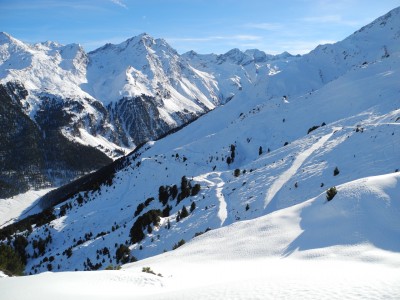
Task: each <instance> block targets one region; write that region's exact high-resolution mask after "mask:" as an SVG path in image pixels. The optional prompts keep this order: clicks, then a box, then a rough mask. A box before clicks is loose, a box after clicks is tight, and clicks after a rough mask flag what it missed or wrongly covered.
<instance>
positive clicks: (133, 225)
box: [0, 8, 400, 274]
mask: <svg viewBox="0 0 400 300" xmlns="http://www.w3.org/2000/svg"><path fill="white" fill-rule="evenodd" d="M0 43H1V46H0V47H1V48H0V54H1V56H0V58H1V60H0V62H1V65H0V74H1V78H2V79H1V82H2V84H3V87H2V89H1V90H0V92H1V97H2V99H1V101H0V104H1V105H2V108H1V109H3V110H2V111H1V112H0V115H1V116H2V119H1V120H2V121H1V122H2V124H1V127H0V128H1V129H2V130H3V128H5V127H3V125H6V124H7V126H8V127H7V128H8V129H7V130H4V131H2V134H1V138H2V140H6V141H7V143H6V144H4V143H2V145H1V147H3V148H2V149H1V153H5V156H4V155H3V156H2V164H1V167H2V168H3V169H2V170H1V176H2V177H1V180H2V182H5V183H2V184H3V186H4V185H6V184H8V185H11V186H12V185H17V184H20V183H19V182H18V183H16V182H15V181H13V180H14V179H13V178H14V177H13V176H18V174H19V173H18V170H19V169H17V167H16V166H14V165H13V164H17V163H18V161H17V160H16V159H13V157H14V158H18V160H21V163H20V164H17V165H18V166H19V167H20V168H22V167H21V166H29V167H26V168H24V169H23V170H25V171H26V172H28V174H26V175H24V178H30V176H31V175H32V174H33V175H34V174H38V175H37V177H34V178H39V177H40V176H42V177H43V179H40V180H42V182H41V184H43V183H44V182H45V183H48V184H55V183H54V182H55V179H57V180H60V177H61V176H60V174H61V175H62V176H65V178H67V177H68V178H72V177H73V176H70V173H73V174H72V175H79V174H82V173H85V172H86V171H88V170H90V169H95V168H98V166H99V165H102V164H106V163H107V162H108V161H110V158H116V157H119V156H121V155H122V154H123V153H126V152H127V151H130V150H131V149H133V148H135V146H137V148H136V149H135V150H134V151H133V152H132V153H130V154H129V155H126V156H123V157H121V158H119V159H117V160H116V161H114V162H113V163H112V164H110V165H107V166H105V167H103V168H101V169H100V170H98V171H96V172H93V173H91V174H89V175H86V176H84V177H81V178H80V179H78V180H77V181H74V182H72V183H70V184H68V185H66V186H63V187H61V188H59V189H57V190H55V191H52V192H51V193H49V194H47V195H46V196H44V197H43V198H42V199H41V200H40V202H39V203H35V205H36V208H38V207H40V206H41V207H42V208H45V210H43V211H42V212H41V213H39V214H36V215H31V216H30V217H28V218H26V219H23V220H19V222H16V223H14V224H12V225H9V226H5V227H3V228H2V229H1V230H0V240H1V239H3V240H6V239H8V240H9V241H10V244H11V243H12V242H13V241H15V240H16V237H15V234H16V233H17V232H19V233H18V234H17V235H18V236H21V233H24V234H25V238H26V244H24V243H23V242H21V241H19V242H18V243H17V244H18V245H20V244H19V243H20V242H21V243H22V245H25V246H24V247H22V248H23V251H22V250H21V252H23V255H24V257H25V259H26V261H27V266H26V273H32V274H35V273H40V272H44V271H47V270H53V271H66V270H97V269H104V268H106V267H107V266H109V265H110V264H112V265H114V266H115V265H118V264H123V263H126V262H129V261H133V260H135V258H136V259H143V258H148V257H150V256H154V255H157V254H161V253H163V252H164V251H170V250H172V249H173V248H177V247H179V246H181V245H182V244H183V243H185V242H188V241H190V240H191V239H192V238H193V237H195V236H198V235H201V234H203V233H204V232H207V231H209V230H214V229H217V228H220V227H225V226H229V227H227V228H228V229H226V232H228V233H227V234H229V231H230V230H232V231H234V230H235V228H236V227H235V226H234V223H236V222H238V221H243V220H251V219H256V218H259V217H263V218H264V219H263V220H265V221H266V222H267V224H269V225H268V226H272V227H273V226H274V224H282V222H283V221H282V220H291V221H290V222H289V221H288V222H287V223H288V227H282V228H278V229H275V228H272V227H271V228H270V227H268V230H267V229H265V231H268V232H272V231H273V235H271V237H273V238H275V239H279V236H280V234H283V235H284V233H285V229H288V228H289V227H290V228H292V229H293V228H298V227H299V226H303V227H304V228H306V229H307V232H306V233H305V234H304V235H302V236H299V237H298V238H296V235H294V234H293V236H292V235H290V237H289V235H287V239H291V240H285V245H292V248H287V249H284V248H283V247H282V248H279V249H280V250H276V249H275V248H274V249H268V251H270V252H268V253H269V254H268V255H278V256H279V255H287V256H290V255H291V254H292V253H296V251H295V250H296V249H299V248H300V250H304V249H306V250H310V249H311V250H312V251H314V250H315V251H314V252H315V253H322V254H321V255H325V254H324V253H326V252H324V251H319V250H318V249H321V248H324V247H334V246H335V245H338V244H341V243H345V244H346V245H347V246H348V247H352V246H354V245H360V244H363V243H367V244H368V245H373V247H377V248H379V249H384V250H385V251H386V250H389V251H394V252H396V251H397V252H400V244H399V242H398V241H399V239H397V240H396V237H399V236H400V231H399V228H400V226H399V225H400V223H399V219H398V218H397V219H396V218H394V214H395V210H396V209H397V207H398V205H397V204H395V203H394V202H393V203H392V202H391V201H397V200H398V199H395V197H394V196H393V195H394V194H393V193H394V192H393V193H392V192H390V189H391V188H396V190H398V184H397V182H398V175H397V174H394V173H396V172H397V171H398V170H399V169H400V150H399V149H400V148H399V145H400V88H399V83H400V76H399V74H400V8H397V9H394V10H392V11H391V12H389V13H388V14H386V15H384V16H382V17H380V18H378V19H377V20H375V21H374V22H372V23H370V24H369V25H367V26H365V27H363V28H361V29H360V30H358V31H357V32H355V33H354V34H352V35H351V36H349V37H348V38H346V39H344V40H343V41H340V42H338V43H335V44H331V45H320V46H318V47H317V48H316V49H314V50H313V51H311V52H310V53H309V54H306V55H303V56H292V55H290V54H288V53H283V54H282V55H278V56H270V55H267V54H265V53H263V52H262V51H258V50H249V51H245V52H241V51H239V50H237V49H234V50H231V51H229V52H228V53H226V54H223V55H214V54H209V55H200V54H197V53H195V52H188V53H185V54H183V55H179V54H177V53H176V51H174V50H173V49H172V48H171V47H169V46H168V44H167V43H166V42H165V41H164V40H159V39H157V40H155V39H153V38H151V37H150V36H148V35H146V34H143V35H140V36H138V37H134V38H132V39H129V40H127V41H125V42H123V43H121V44H119V45H111V44H107V45H105V46H104V47H102V48H100V49H98V50H96V51H93V52H90V53H88V54H86V53H84V51H83V50H82V49H81V48H80V47H79V46H78V45H67V46H61V45H58V44H54V43H44V44H36V45H26V44H24V43H22V42H20V41H18V40H15V39H14V38H12V37H10V36H9V35H7V34H2V35H1V38H0ZM3 107H4V108H3ZM9 112H12V115H11V114H10V113H9ZM3 116H7V119H6V118H5V117H3ZM194 119H196V120H194ZM191 121H192V122H191ZM184 124H188V125H187V126H182V125H184ZM180 126H182V128H181V129H180V130H178V131H176V132H173V133H171V134H169V135H168V134H166V133H168V132H169V130H171V129H173V128H177V127H180ZM164 134H165V135H166V136H165V137H164V138H161V139H158V140H157V138H158V137H159V136H161V135H164ZM7 139H8V140H7ZM17 141H18V143H17ZM4 145H5V146H4ZM139 145H140V146H139ZM19 151H21V153H22V154H23V155H22V154H21V155H19V154H18V153H19ZM32 156H34V158H32ZM77 157H79V160H76V158H77ZM31 170H32V171H31ZM74 172H75V173H74ZM378 175H384V177H382V178H383V179H382V178H381V179H382V180H383V181H384V183H382V186H381V187H380V182H383V181H380V180H381V179H379V178H380V177H377V178H373V179H371V177H373V176H378ZM35 176H36V175H35ZM385 176H386V177H385ZM7 180H9V181H7ZM29 180H30V179H29ZM61 181H62V180H61ZM27 182H28V179H27ZM64 182H65V181H64ZM368 182H371V185H368V184H366V183H368ZM6 187H8V186H7V185H6ZM15 190H17V191H18V188H15ZM328 190H330V191H329V192H328V193H327V191H328ZM384 191H387V192H384ZM3 194H4V190H3ZM366 194H368V195H370V196H368V199H372V200H371V201H372V202H371V203H374V204H371V205H370V204H365V203H364V204H363V205H359V204H357V203H358V201H363V200H362V198H363V197H364V196H363V197H361V196H360V195H366ZM385 195H386V196H385ZM327 196H328V197H327ZM330 197H332V198H330ZM360 197H361V198H360ZM385 197H386V198H385ZM329 198H330V199H329ZM354 199H358V200H354ZM382 199H386V200H387V201H388V202H387V203H388V205H386V206H385V205H383V204H382V203H384V201H383V200H382ZM328 200H329V201H328ZM335 200H338V201H341V202H338V203H340V205H339V206H335V205H331V206H327V205H330V204H332V203H335ZM378 200H379V204H378V202H377V201H378ZM386 200H385V201H386ZM347 201H352V202H351V205H350V204H349V203H348V202H347ZM382 201H383V202H382ZM396 203H397V202H396ZM389 204H390V205H389ZM296 205H299V206H296ZM309 205H310V207H309ZM376 207H379V213H378V212H377V211H376V210H375V209H376ZM0 208H1V204H0ZM33 208H35V207H27V208H26V210H25V212H24V213H25V214H24V216H27V215H29V211H30V210H32V209H33ZM392 208H393V209H392ZM278 210H279V212H278V213H276V212H277V211H278ZM349 210H350V211H349ZM33 211H35V212H36V211H37V210H32V212H33ZM325 213H326V214H325ZM319 214H320V215H319ZM300 215H301V218H302V219H301V220H299V218H300ZM325 216H326V217H327V218H329V220H326V219H324V218H325ZM365 216H369V217H370V218H369V217H365ZM291 217H293V218H294V219H295V220H296V222H294V221H293V220H292V219H290V218H291ZM275 218H279V220H280V221H279V222H275V221H276V220H277V219H275ZM348 218H351V219H352V221H351V222H350V221H349V219H348ZM367 219H368V220H369V221H370V222H371V224H375V225H374V226H372V225H371V227H374V229H373V230H364V229H362V228H361V227H360V226H359V225H360V224H363V225H365V224H367V223H368V222H367V221H366V220H367ZM344 220H345V221H344ZM281 221H282V222H281ZM292 221H293V222H292ZM300 221H301V222H300ZM348 221H349V222H350V223H349V224H350V225H349V226H342V224H348V223H346V222H348ZM285 222H286V221H285ZM285 222H283V223H285ZM256 223H257V222H256V221H254V222H253V223H251V224H253V225H254V224H256ZM289 223H290V224H289ZM8 224H9V223H8ZM249 224H250V222H249ZM285 224H286V223H285ZM293 224H295V225H293ZM315 224H316V225H315ZM324 224H325V225H326V224H328V225H329V226H327V227H329V228H336V229H337V231H335V234H334V235H332V238H330V237H329V234H330V231H329V228H328V229H327V230H326V231H322V230H316V231H315V230H313V229H315V226H324ZM253 225H252V226H253ZM353 225H354V226H353ZM238 226H239V225H238ZM240 226H242V227H243V228H244V225H243V223H242V225H240ZM254 226H255V225H254ZM257 226H258V227H257V228H258V229H257V232H264V231H263V230H264V229H263V228H261V227H260V228H261V229H260V228H259V225H257ZM285 226H286V225H285ZM293 226H294V227H293ZM307 226H308V227H307ZM292 229H291V230H292ZM275 230H276V231H275ZM296 230H297V231H299V232H300V230H298V229H296ZM386 230H387V231H386ZM297 231H296V232H297ZM218 232H222V233H221V240H223V236H225V235H224V234H225V233H224V232H225V231H218ZM379 232H381V234H382V235H384V234H388V236H389V237H390V238H389V240H390V241H392V242H390V241H389V240H385V239H384V240H383V241H382V240H380V241H378V242H377V241H376V240H375V238H376V237H377V236H380V233H379ZM278 233H279V234H278ZM218 234H219V233H215V234H214V235H213V234H211V233H210V235H209V237H211V238H212V239H214V240H215V243H219V237H220V236H219V235H218ZM325 235H326V236H325ZM341 235H346V238H343V239H342V238H338V237H340V236H341ZM284 236H286V235H284ZM236 238H237V237H236ZM236 238H235V239H236ZM255 239H257V238H256V237H255ZM316 241H318V242H316ZM235 242H237V243H239V242H238V241H236V240H235ZM275 242H276V243H275ZM274 243H275V244H279V243H278V240H274V242H271V245H272V244H274ZM194 244H195V243H194ZM205 245H206V246H207V245H208V246H209V245H210V243H205ZM282 245H283V244H282ZM208 246H207V247H208ZM220 246H221V245H219V247H220ZM371 247H372V246H371ZM188 248H189V249H193V247H192V248H190V247H188ZM18 249H21V247H20V248H18ZM282 249H283V250H282ZM374 249H375V248H374ZM197 250H198V251H199V252H201V251H205V252H207V251H208V248H207V249H197ZM275 250H276V251H275ZM281 250H282V251H281ZM274 251H275V252H274ZM312 251H311V252H312ZM314 252H312V253H314ZM328 252H329V251H328ZM257 253H258V252H257ZM263 253H264V252H263ZM307 253H308V252H307ZM329 253H331V252H329ZM346 253H347V252H346Z"/></svg>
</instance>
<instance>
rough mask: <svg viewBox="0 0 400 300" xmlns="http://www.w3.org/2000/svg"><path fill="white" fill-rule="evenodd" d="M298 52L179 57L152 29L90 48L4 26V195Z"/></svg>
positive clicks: (62, 174)
mask: <svg viewBox="0 0 400 300" xmlns="http://www.w3.org/2000/svg"><path fill="white" fill-rule="evenodd" d="M292 59H294V58H293V57H292V56H291V55H290V54H288V53H284V54H282V55H278V56H272V55H266V54H265V53H264V52H262V51H258V50H251V51H246V52H245V53H243V52H241V51H239V50H237V49H234V50H232V51H229V52H228V53H226V54H223V55H198V54H196V53H194V52H189V53H187V54H184V55H179V54H178V53H177V52H176V51H175V50H174V49H172V48H171V47H170V46H169V45H168V44H167V43H166V42H165V41H164V40H162V39H154V38H152V37H151V36H149V35H147V34H142V35H139V36H137V37H133V38H131V39H128V40H127V41H125V42H123V43H121V44H119V45H112V44H106V45H105V46H103V47H101V48H99V49H97V50H95V51H93V52H90V53H85V51H84V50H83V48H82V47H81V46H80V45H77V44H70V45H65V46H64V45H60V44H57V43H54V42H45V43H38V44H34V45H29V44H26V43H23V42H21V41H19V40H17V39H15V38H13V37H11V36H10V35H8V34H7V33H0V97H1V107H0V110H1V113H2V115H3V116H4V117H3V118H1V119H0V128H1V131H0V138H1V140H2V141H3V143H2V145H0V152H1V153H3V155H2V157H1V159H2V161H3V162H4V164H1V165H0V197H8V196H11V195H14V194H18V193H21V192H24V191H26V190H27V189H29V188H35V189H37V188H40V187H47V186H59V185H60V184H63V183H66V182H68V181H69V180H71V179H72V178H76V177H79V176H81V175H83V174H85V173H87V172H90V171H93V170H95V169H98V168H99V167H101V166H104V165H106V164H108V163H110V162H111V159H115V158H117V157H120V156H122V155H124V154H127V153H128V152H130V151H131V150H133V149H134V148H135V147H136V146H137V145H140V144H142V143H144V142H146V141H149V140H154V139H157V138H159V137H160V136H162V135H164V134H166V133H167V132H169V131H170V130H171V129H174V128H177V127H180V126H182V125H184V124H186V123H188V122H190V121H192V120H194V119H196V118H197V117H198V116H200V115H202V114H204V113H206V112H208V111H210V110H212V109H214V108H215V107H217V106H219V105H221V104H224V103H226V102H227V101H229V100H230V99H232V98H233V97H234V96H235V95H238V94H240V93H242V92H243V91H242V89H243V88H245V89H251V88H252V87H253V86H254V85H256V84H257V82H258V81H259V80H260V79H259V76H258V72H259V71H260V69H262V70H264V69H265V70H264V71H263V72H267V73H269V72H275V71H274V70H276V69H277V68H278V66H279V65H282V64H286V63H287V61H289V60H292ZM249 92H250V91H249ZM17 181H18V184H17V185H15V182H17Z"/></svg>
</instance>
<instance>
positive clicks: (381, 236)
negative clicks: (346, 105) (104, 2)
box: [0, 174, 400, 300]
mask: <svg viewBox="0 0 400 300" xmlns="http://www.w3.org/2000/svg"><path fill="white" fill-rule="evenodd" d="M399 193H400V174H388V175H381V176H375V177H368V178H362V179H360V180H356V181H353V182H350V183H347V184H344V185H341V186H338V187H337V195H336V196H335V197H334V198H333V199H332V200H331V201H327V200H326V198H325V195H324V194H321V195H319V196H317V197H315V198H312V199H309V200H307V201H305V202H303V203H301V204H299V205H295V206H292V207H289V208H286V209H283V210H280V211H276V212H274V213H271V214H268V215H266V216H263V217H260V218H257V219H254V220H250V221H243V222H237V223H235V224H232V225H230V226H227V227H224V228H221V229H217V230H213V231H210V232H207V233H205V234H203V235H201V236H199V237H197V238H195V239H193V240H192V241H191V242H190V243H188V244H186V245H183V246H181V247H180V248H179V249H176V250H174V251H171V252H168V253H165V254H162V255H159V256H156V257H153V258H150V259H145V260H143V261H140V262H137V263H133V264H127V265H125V266H124V267H123V269H122V270H119V271H116V270H114V271H98V272H85V273H83V272H75V273H70V272H65V273H44V274H40V275H36V276H27V277H20V278H7V277H5V278H0V288H1V290H2V295H3V297H6V298H7V299H20V298H21V299H22V298H24V296H25V295H27V294H29V295H30V299H45V300H46V299H54V297H57V298H59V299H71V298H76V297H78V298H79V297H82V296H83V295H84V297H85V299H109V298H113V299H131V298H132V297H133V298H135V299H150V298H151V299H298V298H299V297H304V298H307V299H327V298H329V299H343V298H346V299H376V298H379V299H397V298H398V297H400V287H399V285H398V282H399V280H400V274H399V272H398V268H399V267H400V254H399V252H400V243H399V239H398V237H399V234H400V222H399V219H398V214H399V213H400V201H399V198H398V195H399ZM156 274H158V276H157V275H156ZM66 286H67V288H66Z"/></svg>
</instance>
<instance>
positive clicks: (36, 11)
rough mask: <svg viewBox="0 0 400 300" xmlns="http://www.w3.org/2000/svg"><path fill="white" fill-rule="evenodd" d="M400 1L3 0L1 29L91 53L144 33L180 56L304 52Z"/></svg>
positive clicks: (0, 2) (350, 30)
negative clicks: (247, 51)
mask: <svg viewBox="0 0 400 300" xmlns="http://www.w3.org/2000/svg"><path fill="white" fill-rule="evenodd" d="M399 5H400V1H399V0H379V1H377V0H275V1H271V0H246V1H241V0H28V1H27V0H0V31H5V32H7V33H9V34H11V35H12V36H14V37H15V38H17V39H20V40H22V41H25V42H28V43H35V42H43V41H47V40H51V41H57V42H59V43H62V44H68V43H79V44H81V45H82V46H83V47H84V48H85V49H86V50H87V51H90V50H94V49H96V48H98V47H100V46H102V45H104V44H105V43H108V42H110V43H114V44H116V43H120V42H122V41H124V40H126V39H128V38H130V37H132V36H135V35H138V34H140V33H143V32H146V33H148V34H150V35H151V36H153V37H155V38H164V39H166V40H167V42H168V43H169V44H170V45H171V46H172V47H173V48H175V49H176V50H177V51H178V52H179V53H183V52H186V51H188V50H195V51H196V52H199V53H217V54H220V53H225V52H227V51H228V50H230V49H232V48H239V49H241V50H245V49H251V48H258V49H260V50H264V51H265V52H267V53H271V54H277V53H281V52H283V51H288V52H290V53H292V54H304V53H307V52H308V51H310V50H312V49H313V48H315V47H316V46H317V45H318V44H323V43H331V42H335V41H339V40H342V39H344V38H345V37H347V36H348V35H350V34H352V33H353V32H354V31H356V30H357V29H359V28H360V27H362V26H363V25H366V24H367V23H369V22H371V21H373V20H374V19H376V18H377V17H379V16H381V15H383V14H385V13H387V12H388V11H389V10H391V9H393V8H395V7H397V6H399Z"/></svg>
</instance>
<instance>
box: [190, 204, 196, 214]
mask: <svg viewBox="0 0 400 300" xmlns="http://www.w3.org/2000/svg"><path fill="white" fill-rule="evenodd" d="M195 209H196V203H194V202H192V204H191V205H190V212H191V213H192V212H193V211H194V210H195Z"/></svg>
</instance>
